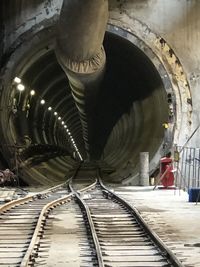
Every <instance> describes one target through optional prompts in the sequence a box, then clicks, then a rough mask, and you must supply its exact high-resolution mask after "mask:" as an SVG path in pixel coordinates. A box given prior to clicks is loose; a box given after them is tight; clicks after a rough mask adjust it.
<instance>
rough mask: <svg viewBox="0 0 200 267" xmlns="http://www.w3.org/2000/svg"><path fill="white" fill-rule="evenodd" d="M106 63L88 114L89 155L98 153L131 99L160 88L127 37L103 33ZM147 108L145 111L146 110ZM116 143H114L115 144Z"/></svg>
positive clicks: (149, 66)
mask: <svg viewBox="0 0 200 267" xmlns="http://www.w3.org/2000/svg"><path fill="white" fill-rule="evenodd" d="M104 47H105V51H106V55H107V65H106V72H105V77H104V80H103V81H102V84H101V90H99V94H98V97H97V98H96V108H95V111H94V112H93V113H92V114H91V116H92V118H91V120H92V122H93V123H92V125H93V129H92V133H93V134H92V138H91V143H92V148H93V151H92V155H93V157H95V158H96V159H98V158H100V157H101V154H102V152H103V149H104V146H105V144H106V142H107V139H108V138H109V135H110V133H111V131H112V129H113V127H114V126H115V124H116V123H117V122H118V121H119V119H120V118H121V117H122V115H123V114H125V113H129V112H130V110H131V107H132V105H133V103H134V102H135V101H141V100H143V99H145V98H148V97H149V96H150V95H151V94H152V93H153V91H155V90H159V89H161V88H163V84H162V80H161V78H160V76H159V74H158V72H157V70H156V69H155V67H154V65H153V64H152V62H151V61H150V60H149V59H148V57H147V56H146V55H145V54H144V53H143V52H142V51H141V50H140V49H138V48H137V47H136V46H134V45H133V44H132V43H131V42H130V41H128V40H125V39H123V38H121V37H118V36H117V35H115V34H112V33H106V35H105V40H104ZM146 112H149V111H146ZM116 145H117V144H116Z"/></svg>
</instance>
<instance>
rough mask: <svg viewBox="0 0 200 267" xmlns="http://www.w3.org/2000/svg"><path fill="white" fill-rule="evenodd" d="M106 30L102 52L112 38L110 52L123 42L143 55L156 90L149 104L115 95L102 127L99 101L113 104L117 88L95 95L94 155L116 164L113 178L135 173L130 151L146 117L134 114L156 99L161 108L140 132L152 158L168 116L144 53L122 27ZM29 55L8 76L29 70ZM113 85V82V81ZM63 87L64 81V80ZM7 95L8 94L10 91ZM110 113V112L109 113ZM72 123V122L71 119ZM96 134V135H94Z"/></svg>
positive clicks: (158, 148)
mask: <svg viewBox="0 0 200 267" xmlns="http://www.w3.org/2000/svg"><path fill="white" fill-rule="evenodd" d="M108 31H109V32H110V33H109V32H108V33H107V36H106V38H105V47H106V52H107V53H108V56H109V52H108V51H109V42H110V43H111V39H113V40H112V49H113V50H112V49H111V51H114V50H115V49H114V45H116V47H115V48H116V50H117V49H118V48H119V44H120V45H122V44H123V45H124V47H123V45H122V47H123V48H127V49H130V51H132V53H133V51H134V53H135V55H138V58H140V57H141V58H143V60H144V61H143V62H146V63H145V64H147V66H148V68H149V70H150V72H151V73H152V75H153V78H152V80H151V79H150V80H148V79H149V78H148V75H147V74H146V75H145V77H146V78H147V80H148V81H149V82H152V90H154V89H155V88H153V84H154V85H155V84H156V90H155V92H159V93H158V94H157V93H156V94H153V95H151V97H150V100H149V103H148V101H146V100H145V101H143V103H141V101H138V100H139V99H136V100H137V101H135V102H134V101H130V100H131V99H130V97H129V96H126V95H123V94H122V95H120V97H119V96H118V99H117V101H115V102H114V106H113V107H114V108H117V109H119V110H117V112H118V114H117V115H116V114H113V115H114V118H111V120H110V122H109V123H108V122H107V126H106V121H104V122H103V120H104V119H105V118H106V117H107V116H108V115H109V114H108V113H105V114H102V110H101V106H102V107H103V108H104V107H105V105H104V104H105V103H104V101H103V100H104V99H105V98H106V99H107V104H106V105H108V107H109V102H110V103H113V99H112V98H111V96H112V93H113V94H116V93H117V91H116V90H115V88H114V87H113V88H110V93H108V92H107V91H106V90H104V91H102V92H101V93H102V95H100V96H99V98H98V99H99V103H98V105H99V109H98V110H97V113H96V114H95V115H96V117H94V119H95V120H96V121H97V124H96V125H95V127H96V134H97V138H94V147H96V148H95V149H96V153H97V154H98V153H99V155H101V154H103V158H104V160H105V161H106V163H107V164H108V165H109V166H111V167H114V168H115V167H116V166H118V167H119V168H118V169H117V172H116V173H115V174H114V176H113V177H115V176H116V174H117V173H118V174H119V173H120V179H122V178H124V177H127V175H129V174H130V172H132V174H135V173H136V172H137V171H136V170H137V155H134V151H137V152H136V153H138V152H139V149H137V148H136V147H135V146H136V145H137V142H138V139H137V138H138V136H139V135H140V130H138V129H140V128H142V126H141V125H142V124H143V123H144V120H147V118H145V117H144V118H138V116H136V114H138V112H141V113H142V112H143V111H144V109H145V108H146V109H148V110H149V107H151V106H152V107H153V108H154V109H155V106H156V104H157V103H158V102H157V101H160V103H159V108H160V106H161V105H162V107H164V108H163V109H162V110H163V111H162V110H161V109H157V110H156V109H155V110H154V111H153V114H154V115H152V117H151V118H148V121H149V122H150V121H151V119H152V120H153V121H154V123H155V127H153V128H151V129H150V130H149V134H148V133H146V136H145V135H144V137H145V141H143V147H144V148H145V150H151V158H153V157H154V156H155V154H156V153H158V154H159V155H160V154H161V152H162V143H163V139H164V129H163V128H162V123H163V122H164V121H166V119H167V116H168V104H167V97H166V91H165V90H164V89H166V88H164V85H163V82H162V80H161V78H160V76H159V74H158V72H157V71H156V68H155V66H154V65H153V64H152V63H151V61H150V60H149V59H148V57H147V56H146V55H144V53H143V52H141V51H140V50H138V48H137V47H136V46H135V45H133V43H131V42H130V41H127V40H125V39H128V38H127V36H126V34H127V32H126V31H124V30H123V29H120V34H119V30H118V31H117V32H118V36H117V35H116V32H115V31H116V27H115V26H112V25H109V26H108ZM112 32H113V33H112ZM40 34H41V33H40ZM49 35H50V36H51V35H52V33H51V34H49ZM52 37H53V36H51V38H50V39H49V40H48V42H49V44H50V45H49V47H51V46H52ZM44 39H46V40H47V39H48V38H47V36H45V38H44ZM41 40H42V38H41ZM41 40H40V42H39V43H38V46H40V48H41V49H43V53H44V55H45V54H46V55H47V54H48V53H49V59H50V57H51V60H53V55H52V52H51V49H46V53H45V52H44V50H45V47H46V48H47V47H48V45H47V43H48V42H46V43H45V42H44V43H43V44H42V41H41ZM115 42H116V43H115ZM110 45H111V44H110ZM30 47H31V46H30ZM36 50H37V49H36ZM122 50H123V49H122ZM38 51H39V54H40V53H41V50H40V49H39V50H38ZM49 51H50V52H49ZM130 51H129V52H130ZM29 52H30V50H27V53H26V52H25V54H26V55H28V54H29ZM129 52H128V51H127V53H129ZM115 53H116V51H115V52H113V55H114V54H115ZM36 54H37V53H36ZM21 56H23V53H22V55H21ZM33 58H34V56H33V55H31V53H30V55H29V56H28V57H27V58H26V64H25V65H24V67H25V68H26V70H25V69H23V68H21V70H20V65H18V68H16V67H14V68H13V69H12V71H13V74H12V75H11V77H14V76H13V75H14V74H15V75H20V71H22V72H21V73H23V75H25V74H26V73H28V71H29V68H30V69H31V66H33V62H32V63H31V64H30V65H31V66H29V65H27V62H28V61H29V59H32V60H33V61H34V59H33ZM39 58H40V57H38V60H40V59H39ZM110 58H112V57H110ZM119 59H120V57H119ZM19 60H20V57H19ZM46 60H47V61H48V57H47V59H46ZM51 60H50V62H51ZM138 60H139V61H138V62H140V59H138ZM36 62H37V60H36ZM110 62H111V63H110V65H112V59H110ZM147 62H148V63H147ZM118 64H119V62H118ZM53 65H56V63H55V62H54V64H53ZM118 67H119V66H118ZM37 68H38V67H37ZM109 68H110V69H112V68H111V67H108V73H109V71H110V70H109ZM118 69H119V68H118ZM19 70H20V71H19ZM32 71H33V72H34V71H36V69H35V70H34V69H32ZM38 71H39V70H38ZM41 71H42V70H41ZM60 71H61V72H59V71H58V73H60V75H61V76H62V74H61V73H62V70H60ZM65 79H66V78H65V77H64V76H63V82H64V80H65ZM153 80H154V82H153ZM40 83H41V88H42V83H44V81H43V82H42V79H41V81H40ZM105 85H106V84H105ZM115 85H117V84H115ZM66 87H67V80H66ZM66 87H64V86H63V90H66ZM119 87H120V86H119ZM122 87H123V86H122ZM105 88H106V86H105ZM148 88H149V87H148ZM157 88H160V89H159V90H157ZM44 89H45V88H43V90H44ZM126 90H128V91H124V92H126V93H127V92H128V93H129V92H130V91H129V89H126ZM41 93H42V91H41ZM107 93H108V95H107V96H106V94H107ZM9 94H10V93H9ZM109 94H110V98H109ZM10 95H12V93H11V94H10ZM158 95H159V97H158ZM44 96H45V94H44ZM115 97H116V95H115ZM160 97H161V98H160ZM8 98H9V96H8ZM123 98H124V100H123ZM120 100H123V101H124V102H123V109H124V110H123V111H122V110H120V108H119V107H120V105H119V103H120V102H119V101H120ZM140 100H141V99H140ZM127 102H128V105H127ZM133 102H134V104H133ZM70 103H71V102H70ZM117 104H118V105H117ZM98 105H97V106H98ZM158 111H159V112H160V111H161V114H159V112H158ZM162 112H163V113H162ZM74 113H76V112H75V110H74ZM109 113H110V112H109ZM111 114H112V112H111ZM7 115H8V114H7ZM158 115H160V116H159V120H157V121H156V120H154V119H155V116H158ZM36 116H37V115H36ZM111 117H112V116H111ZM100 120H101V123H102V124H101V128H100V129H99V128H98V127H99V122H100ZM149 122H148V123H149ZM29 123H30V128H32V126H31V122H29ZM73 123H75V121H74V122H73ZM73 123H72V125H73ZM104 123H105V124H104ZM113 127H114V130H113V131H112V129H113ZM79 129H80V128H79ZM104 129H106V131H107V133H105V132H104ZM135 129H137V131H135ZM155 129H156V131H157V132H156V134H155V136H156V135H157V136H156V138H157V139H156V138H155V142H154V144H153V146H152V148H151V147H148V145H149V141H148V137H149V135H150V132H151V133H152V131H154V130H155ZM102 131H103V134H102ZM98 134H100V135H99V138H98ZM80 136H81V135H79V130H78V132H77V138H81V137H80ZM146 137H147V138H146ZM37 138H38V140H37V142H39V141H41V140H43V141H44V139H43V138H42V137H41V134H39V137H37ZM5 139H6V140H7V141H6V142H10V143H13V136H11V137H9V138H7V136H5ZM33 139H34V136H33ZM50 139H51V140H52V138H47V140H50ZM100 139H101V140H100ZM133 139H134V140H133ZM96 140H98V141H99V140H100V142H96ZM54 141H55V140H54ZM116 142H117V143H118V144H119V147H116ZM55 145H57V144H55ZM62 145H63V144H62ZM62 145H61V146H62ZM105 145H106V147H105ZM158 151H159V152H158ZM119 152H120V153H123V155H122V154H121V155H120V153H119ZM124 152H125V153H124ZM36 161H37V160H36ZM45 164H46V165H47V166H48V160H47V161H46V163H45ZM74 166H75V165H74ZM127 166H128V168H126V167H127ZM38 167H39V166H38ZM34 168H36V169H37V166H34ZM47 168H48V167H47ZM125 168H126V170H125ZM58 169H59V166H58ZM55 173H56V172H55ZM27 176H31V171H30V170H29V172H28V174H27ZM23 177H25V175H23ZM24 179H26V178H24ZM27 179H28V178H27ZM31 180H34V178H33V177H32V179H31Z"/></svg>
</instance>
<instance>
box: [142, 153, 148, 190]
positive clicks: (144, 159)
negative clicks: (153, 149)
mask: <svg viewBox="0 0 200 267" xmlns="http://www.w3.org/2000/svg"><path fill="white" fill-rule="evenodd" d="M140 185H142V186H149V152H140Z"/></svg>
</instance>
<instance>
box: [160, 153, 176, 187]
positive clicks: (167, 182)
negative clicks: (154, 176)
mask: <svg viewBox="0 0 200 267" xmlns="http://www.w3.org/2000/svg"><path fill="white" fill-rule="evenodd" d="M164 173H165V175H164V176H163V178H162V180H161V183H162V185H163V186H164V187H168V186H173V185H174V173H173V166H172V159H171V158H167V157H164V158H162V159H161V160H160V177H161V176H162V175H163V174H164Z"/></svg>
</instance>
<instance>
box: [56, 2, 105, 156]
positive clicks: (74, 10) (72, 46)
mask: <svg viewBox="0 0 200 267" xmlns="http://www.w3.org/2000/svg"><path fill="white" fill-rule="evenodd" d="M107 20H108V0H95V1H94V0H84V1H83V0H64V1H63V5H62V9H61V14H60V19H59V23H58V36H57V45H56V55H57V59H58V61H59V63H60V65H61V66H62V68H63V70H64V71H65V73H66V75H67V76H68V79H69V82H70V86H71V89H72V95H73V98H74V100H75V103H76V106H77V108H78V111H79V114H80V120H81V123H82V129H83V138H84V141H85V148H86V152H87V154H88V156H89V157H90V134H91V133H90V128H91V123H90V113H91V106H93V105H94V102H95V97H96V96H97V92H98V90H99V85H100V83H101V80H102V77H103V73H104V69H105V63H106V56H105V51H104V48H103V45H102V43H103V39H104V34H105V31H106V24H107Z"/></svg>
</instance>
